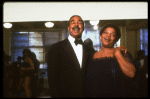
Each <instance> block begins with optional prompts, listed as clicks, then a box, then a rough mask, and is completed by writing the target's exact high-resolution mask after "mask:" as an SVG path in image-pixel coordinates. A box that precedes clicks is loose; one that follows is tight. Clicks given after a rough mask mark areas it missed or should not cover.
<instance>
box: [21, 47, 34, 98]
mask: <svg viewBox="0 0 150 99" xmlns="http://www.w3.org/2000/svg"><path fill="white" fill-rule="evenodd" d="M29 55H31V51H30V50H29V49H24V50H23V60H24V62H23V65H22V67H21V71H22V77H23V78H24V89H25V92H26V96H27V98H30V97H31V94H32V93H31V88H30V81H31V79H32V78H31V77H32V75H34V69H35V67H34V64H33V62H32V59H31V57H30V56H29Z"/></svg>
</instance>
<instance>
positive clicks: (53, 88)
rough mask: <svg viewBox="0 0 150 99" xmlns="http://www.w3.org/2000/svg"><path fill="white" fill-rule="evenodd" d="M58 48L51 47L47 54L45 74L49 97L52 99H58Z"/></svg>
mask: <svg viewBox="0 0 150 99" xmlns="http://www.w3.org/2000/svg"><path fill="white" fill-rule="evenodd" d="M58 55H59V53H58V48H57V46H55V45H52V46H51V48H50V50H49V51H48V54H47V66H48V67H47V73H48V84H49V90H50V96H51V97H52V98H55V97H60V96H59V89H58V84H59V81H58V79H59V78H58V75H59V74H58V73H59V72H58V68H59V67H58V66H59V57H58Z"/></svg>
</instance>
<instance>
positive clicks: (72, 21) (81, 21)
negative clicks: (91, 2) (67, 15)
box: [70, 20, 83, 22]
mask: <svg viewBox="0 0 150 99" xmlns="http://www.w3.org/2000/svg"><path fill="white" fill-rule="evenodd" d="M73 21H75V20H71V21H70V22H73ZM79 21H81V22H83V21H82V20H79Z"/></svg>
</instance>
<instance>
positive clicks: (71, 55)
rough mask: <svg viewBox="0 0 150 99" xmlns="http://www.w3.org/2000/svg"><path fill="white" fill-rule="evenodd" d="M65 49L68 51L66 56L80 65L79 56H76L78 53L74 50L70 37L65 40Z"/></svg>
mask: <svg viewBox="0 0 150 99" xmlns="http://www.w3.org/2000/svg"><path fill="white" fill-rule="evenodd" d="M63 49H64V52H65V53H66V57H69V59H70V60H68V61H72V62H73V63H74V64H75V65H77V66H79V67H80V64H79V62H78V59H77V56H76V54H75V52H74V50H73V47H72V46H71V44H70V42H69V40H68V38H67V39H66V40H65V41H64V44H63Z"/></svg>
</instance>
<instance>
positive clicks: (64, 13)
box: [3, 2, 148, 22]
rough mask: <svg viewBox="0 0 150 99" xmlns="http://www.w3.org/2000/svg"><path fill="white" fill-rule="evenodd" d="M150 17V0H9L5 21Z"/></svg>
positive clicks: (4, 10) (4, 11)
mask: <svg viewBox="0 0 150 99" xmlns="http://www.w3.org/2000/svg"><path fill="white" fill-rule="evenodd" d="M72 15H80V16H81V17H82V18H83V20H110V19H111V20H115V19H148V2H5V3H4V4H3V22H27V21H28V22H29V21H32V22H34V21H68V20H69V18H70V17H71V16H72Z"/></svg>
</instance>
